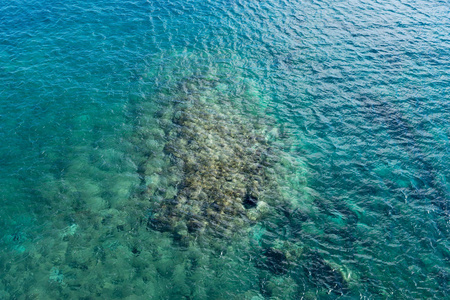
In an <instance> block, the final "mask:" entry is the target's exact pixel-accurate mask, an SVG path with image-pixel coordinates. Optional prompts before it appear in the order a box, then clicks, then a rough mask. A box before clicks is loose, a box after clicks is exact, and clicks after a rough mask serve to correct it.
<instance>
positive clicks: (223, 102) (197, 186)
mask: <svg viewBox="0 0 450 300" xmlns="http://www.w3.org/2000/svg"><path fill="white" fill-rule="evenodd" d="M218 88H220V87H219V82H218V81H216V80H208V79H206V78H202V77H198V78H189V79H188V80H184V81H182V82H180V83H178V85H177V90H178V92H177V93H175V94H174V96H173V98H172V99H174V101H171V103H170V104H169V105H168V106H166V107H163V108H161V109H160V110H159V111H157V112H156V114H157V116H156V117H157V118H158V119H159V120H160V121H159V126H160V127H161V128H162V130H163V131H164V140H165V141H164V147H163V152H164V154H165V155H166V160H167V158H168V159H169V160H170V161H168V168H169V169H170V171H169V173H172V174H170V176H172V177H173V175H174V173H175V174H176V175H177V180H176V182H173V183H172V186H167V187H165V188H161V185H158V186H153V185H151V184H148V183H149V182H148V181H149V178H148V177H147V179H145V178H146V177H145V174H149V175H150V172H149V171H150V169H152V164H154V162H155V161H154V155H153V153H149V154H148V157H147V159H146V160H145V161H143V162H142V163H141V165H140V168H139V170H140V172H141V174H142V178H143V182H144V185H146V187H145V188H144V189H143V192H142V193H141V195H140V197H143V198H146V199H148V200H150V201H151V202H152V208H151V210H150V215H149V217H148V226H149V227H150V228H153V229H157V230H160V231H170V232H172V233H173V234H174V237H175V239H177V240H179V241H181V242H183V243H188V242H189V240H192V239H193V238H194V239H197V238H199V237H201V236H205V235H206V236H215V237H220V238H230V237H232V236H233V235H235V234H236V233H238V232H240V231H242V230H244V231H245V229H246V228H248V227H249V226H250V225H252V224H254V223H255V222H256V221H257V220H259V219H261V218H262V217H263V216H264V215H266V214H268V213H269V212H270V206H271V202H272V201H274V200H275V198H276V186H275V184H274V181H273V180H272V179H271V173H273V172H274V171H273V169H272V168H271V166H273V164H274V163H275V161H276V153H275V152H276V150H274V148H273V147H271V145H270V142H269V141H268V139H267V137H266V135H267V128H268V126H267V123H265V122H263V120H262V119H261V118H258V116H256V115H252V114H246V116H247V118H245V119H244V118H243V114H242V112H241V111H239V110H238V109H236V108H234V107H233V103H230V101H231V99H229V98H227V99H225V98H224V95H223V93H221V92H220V91H219V90H218ZM227 102H228V103H227ZM266 122H267V121H266ZM159 134H161V132H159ZM149 138H150V139H151V138H153V137H149ZM160 172H161V173H164V171H163V170H160ZM170 176H169V177H170ZM169 185H170V183H169ZM168 190H171V192H169V193H168V192H167V191H168ZM279 198H280V197H279V196H278V198H277V199H276V200H277V201H279Z"/></svg>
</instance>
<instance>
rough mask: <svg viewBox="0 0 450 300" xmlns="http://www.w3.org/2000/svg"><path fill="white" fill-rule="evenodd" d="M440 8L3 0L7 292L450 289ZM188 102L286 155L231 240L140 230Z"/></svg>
mask: <svg viewBox="0 0 450 300" xmlns="http://www.w3.org/2000/svg"><path fill="white" fill-rule="evenodd" d="M448 15H449V3H448V2H446V1H431V2H430V1H428V2H427V1H385V2H383V1H378V2H375V1H365V2H336V1H333V2H331V1H330V2H327V1H320V2H317V1H307V2H298V1H290V2H282V1H268V2H265V3H260V2H258V1H250V2H248V1H246V2H243V1H242V2H238V1H214V2H205V1H148V2H145V1H134V2H132V1H112V2H111V1H109V2H108V3H106V2H103V1H76V2H72V3H61V2H58V1H45V2H44V3H42V2H35V1H21V2H19V1H16V2H14V1H12V2H11V1H8V2H7V3H1V4H0V29H1V30H0V45H1V46H0V76H1V84H0V97H1V102H0V120H1V123H0V135H1V140H2V143H1V145H0V153H1V155H0V170H1V174H2V180H1V182H0V188H1V191H2V193H1V198H0V201H1V204H2V205H1V218H0V226H1V229H2V230H1V237H0V250H1V251H0V266H1V269H2V272H1V273H0V276H1V281H0V291H1V292H0V297H3V298H4V299H16V298H17V299H27V297H28V298H30V299H48V298H53V299H59V298H62V297H70V298H75V299H77V298H81V299H89V298H93V299H96V298H111V299H114V298H117V299H119V298H127V297H128V298H129V299H142V298H144V299H145V298H149V297H153V298H154V299H183V298H184V299H208V298H209V299H220V298H225V297H226V298H235V299H252V298H254V299H270V298H272V299H299V298H301V297H305V298H317V297H319V298H324V299H326V298H330V299H333V298H339V297H341V298H344V299H345V298H347V299H354V298H364V297H365V298H372V299H378V298H386V297H393V298H406V299H408V298H409V299H412V298H437V299H442V298H445V297H448V293H449V289H450V286H449V284H448V282H449V272H450V270H449V267H450V266H449V259H450V244H449V241H448V240H449V234H450V233H449V226H450V224H449V211H448V209H449V203H450V202H449V195H450V183H449V180H450V178H449V177H450V175H449V171H448V170H449V167H450V166H449V161H450V160H449V155H450V154H449V148H450V142H449V134H450V132H449V128H450V126H449V121H448V120H450V107H449V103H448V96H449V82H450V76H449V69H450V68H449V67H450V62H449V61H450V53H449V49H450V47H449V46H450V45H449V44H450V43H449V38H448V36H449V33H450V32H449V31H450V23H449V19H448ZM208 80H210V81H214V82H215V83H214V84H209V83H205V82H208ZM186 82H193V87H191V86H189V83H186ZM193 91H195V92H193ZM189 97H190V98H189ZM184 98H189V99H190V101H194V103H203V102H201V101H206V103H210V104H211V105H212V108H211V109H212V111H213V114H217V115H219V116H223V115H227V114H231V111H233V115H235V117H236V118H238V119H240V120H242V121H240V122H241V123H245V122H248V123H250V124H256V123H260V124H261V125H258V126H257V128H254V126H253V125H251V126H250V125H249V128H252V129H251V130H253V131H255V132H256V133H255V134H256V135H264V136H266V137H267V139H269V140H270V143H271V146H272V147H273V148H274V149H276V151H279V152H277V153H278V154H277V155H278V156H280V157H281V158H282V159H280V160H279V161H276V162H274V163H273V165H270V166H269V167H268V168H267V169H268V170H269V169H270V170H274V172H273V173H274V174H272V175H271V176H272V177H270V178H271V181H270V182H272V183H275V185H276V186H277V193H278V194H277V196H276V197H278V198H277V199H275V200H273V199H272V200H273V202H272V203H270V199H268V202H269V204H270V208H271V213H269V215H267V216H266V217H261V218H259V219H258V220H257V221H256V222H244V224H243V225H242V231H243V232H242V233H240V235H239V236H238V237H236V238H234V239H233V238H232V237H230V236H227V237H222V238H217V237H214V238H212V237H211V238H208V237H207V238H206V242H204V241H203V242H190V243H188V246H186V244H180V243H179V241H177V240H176V237H177V232H173V231H158V230H154V229H153V228H149V227H148V226H147V220H148V219H149V218H151V214H152V213H154V212H155V207H153V206H154V203H159V202H157V201H162V200H164V199H165V198H166V197H169V198H170V193H172V194H173V193H176V190H175V191H174V190H173V185H174V184H175V183H177V182H178V181H179V180H180V179H177V178H172V177H173V176H172V177H171V174H173V173H174V172H173V169H170V168H171V166H172V164H171V162H173V161H172V160H170V157H169V156H170V155H168V154H167V151H164V145H165V143H166V142H167V140H168V139H169V138H170V131H167V132H166V131H164V128H166V127H164V126H165V125H164V124H165V123H164V122H166V121H165V120H171V119H173V116H174V115H175V114H174V113H175V112H176V111H177V108H176V107H177V106H176V105H175V104H173V103H177V101H180V99H184ZM210 111H211V110H210ZM236 111H239V113H237V112H236ZM261 120H262V121H261ZM240 122H238V121H236V122H234V123H230V124H229V127H230V128H235V126H237V125H236V124H240ZM276 124H278V125H276ZM272 130H273V131H272ZM277 132H278V133H277ZM200 136H201V137H202V135H200ZM205 140H207V139H205ZM180 141H181V140H180ZM217 151H219V153H220V150H217ZM150 153H151V154H150ZM143 161H146V162H147V164H146V167H145V172H146V173H145V174H143V173H142V169H140V166H141V165H142V162H143ZM175 175H176V174H175ZM149 187H150V191H148V190H147V189H148V188H149ZM142 190H144V193H143V195H144V196H142V197H141V196H137V195H141V194H142ZM152 191H153V192H152ZM171 191H172V192H171ZM278 200H279V201H278ZM163 203H164V202H163ZM277 203H279V205H277ZM157 208H158V206H156V209H157ZM236 220H239V218H236V219H232V220H231V221H230V222H234V221H236ZM178 234H179V233H178ZM243 237H245V238H243ZM207 242H208V243H207ZM224 244H226V246H224Z"/></svg>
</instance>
